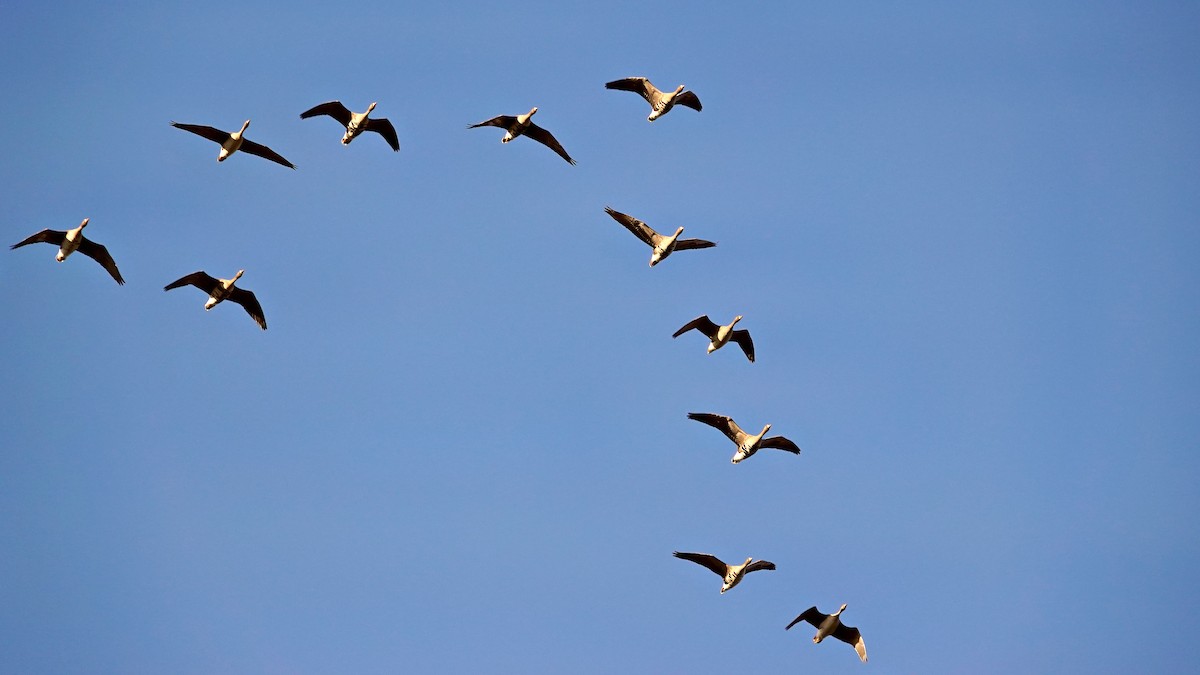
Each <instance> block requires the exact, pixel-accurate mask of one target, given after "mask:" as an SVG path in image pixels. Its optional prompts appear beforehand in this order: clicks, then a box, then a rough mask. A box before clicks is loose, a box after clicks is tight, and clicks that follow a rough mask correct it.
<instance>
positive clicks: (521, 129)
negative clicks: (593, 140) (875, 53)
mask: <svg viewBox="0 0 1200 675" xmlns="http://www.w3.org/2000/svg"><path fill="white" fill-rule="evenodd" d="M536 112H537V106H534V107H533V108H531V109H530V110H529V112H527V113H525V114H524V115H517V116H516V117H513V116H512V115H497V116H496V117H493V118H492V119H490V120H487V121H486V122H480V123H479V124H472V125H470V126H468V127H467V128H468V129H475V128H477V127H500V128H501V129H504V131H505V133H504V138H501V139H500V142H501V143H507V142H509V141H511V140H512V139H514V138H516V137H517V136H522V135H524V136H528V137H530V138H532V139H533V140H535V141H537V142H538V143H541V144H542V145H544V146H546V147H547V148H550V149H551V150H553V151H555V152H557V153H558V156H559V157H562V158H563V159H565V160H567V161H568V162H570V163H571V164H574V163H575V160H573V159H571V156H570V155H568V154H567V151H566V150H563V146H562V145H560V144H559V142H558V139H556V138H554V134H551V133H550V132H549V131H546V130H545V129H543V128H541V127H539V126H538V125H536V124H534V123H533V122H532V121H531V120H532V118H533V114H534V113H536Z"/></svg>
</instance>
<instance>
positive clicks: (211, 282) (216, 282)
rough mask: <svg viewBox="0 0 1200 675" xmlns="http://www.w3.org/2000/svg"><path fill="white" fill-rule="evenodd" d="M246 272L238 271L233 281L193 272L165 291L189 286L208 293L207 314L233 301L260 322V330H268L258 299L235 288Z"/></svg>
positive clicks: (245, 291) (247, 292)
mask: <svg viewBox="0 0 1200 675" xmlns="http://www.w3.org/2000/svg"><path fill="white" fill-rule="evenodd" d="M245 272H246V270H238V271H237V274H235V275H233V278H232V279H214V278H213V277H210V276H209V275H207V274H205V273H204V272H203V271H200V272H192V273H191V274H189V275H187V276H185V277H180V278H179V279H176V280H175V281H172V282H171V283H169V284H167V285H166V286H163V290H164V291H169V290H171V289H172V288H179V287H180V286H188V285H191V286H195V287H196V288H199V289H200V290H202V291H204V292H205V293H208V302H205V303H204V311H206V312H207V311H208V310H210V309H212V308H213V307H215V306H216V305H217V304H219V303H220V302H221V301H223V300H232V301H233V302H236V303H237V304H239V305H241V306H242V308H243V309H245V310H246V313H247V314H249V315H250V318H252V319H254V320H255V321H256V322H258V326H259V328H262V329H263V330H266V329H267V319H266V317H264V316H263V310H262V305H260V304H258V298H256V297H254V294H253V293H251V292H250V291H247V290H246V289H244V288H234V286H233V284H234V283H235V282H237V280H238V279H241V278H242V275H243V274H245Z"/></svg>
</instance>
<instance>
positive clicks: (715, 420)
mask: <svg viewBox="0 0 1200 675" xmlns="http://www.w3.org/2000/svg"><path fill="white" fill-rule="evenodd" d="M687 416H688V419H689V420H696V421H697V422H703V423H705V424H707V425H708V426H710V427H712V428H714V429H716V430H717V431H720V432H721V433H723V434H725V435H726V436H728V437H729V440H731V441H733V442H734V443H737V442H739V441H738V436H740V435H745V433H746V432H744V431H742V428H741V427H739V426H738V425H737V422H734V421H733V418H730V417H726V416H724V415H714V414H713V413H688V414H687Z"/></svg>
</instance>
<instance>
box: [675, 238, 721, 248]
mask: <svg viewBox="0 0 1200 675" xmlns="http://www.w3.org/2000/svg"><path fill="white" fill-rule="evenodd" d="M716 245H717V244H716V243H715V242H711V241H708V240H707V239H678V240H676V241H675V250H676V251H687V250H690V249H694V248H712V247H714V246H716Z"/></svg>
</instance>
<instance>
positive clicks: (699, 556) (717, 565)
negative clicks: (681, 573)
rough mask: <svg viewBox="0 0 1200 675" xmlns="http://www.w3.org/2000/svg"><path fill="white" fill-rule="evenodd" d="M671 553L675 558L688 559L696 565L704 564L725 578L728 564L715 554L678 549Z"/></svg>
mask: <svg viewBox="0 0 1200 675" xmlns="http://www.w3.org/2000/svg"><path fill="white" fill-rule="evenodd" d="M671 555H674V556H675V557H676V558H682V559H684V560H690V561H692V562H694V563H696V564H697V565H704V566H705V567H707V568H708V569H710V570H712V571H713V572H715V573H716V574H717V576H719V577H721V578H722V579H724V578H725V573H726V572H728V571H729V566H728V565H726V564H725V563H723V562H721V559H720V558H718V557H717V556H715V555H709V554H707V553H680V552H679V551H675V552H674V553H672V554H671Z"/></svg>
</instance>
